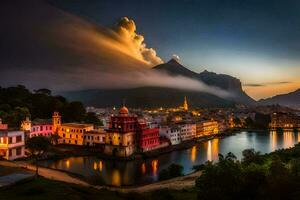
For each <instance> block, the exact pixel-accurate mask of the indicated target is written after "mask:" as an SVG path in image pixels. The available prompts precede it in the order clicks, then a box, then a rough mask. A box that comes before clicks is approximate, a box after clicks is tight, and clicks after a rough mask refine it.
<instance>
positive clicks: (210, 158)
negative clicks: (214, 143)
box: [206, 140, 212, 161]
mask: <svg viewBox="0 0 300 200" xmlns="http://www.w3.org/2000/svg"><path fill="white" fill-rule="evenodd" d="M206 151H207V160H210V161H211V160H212V157H211V140H209V141H208V143H207V150H206Z"/></svg>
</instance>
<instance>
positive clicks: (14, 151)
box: [0, 130, 25, 160]
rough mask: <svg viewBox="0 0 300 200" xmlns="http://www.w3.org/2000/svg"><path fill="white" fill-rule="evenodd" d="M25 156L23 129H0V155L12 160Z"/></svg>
mask: <svg viewBox="0 0 300 200" xmlns="http://www.w3.org/2000/svg"><path fill="white" fill-rule="evenodd" d="M24 156H25V134H24V131H9V130H1V131H0V157H2V158H4V159H6V160H14V159H17V158H22V157H24Z"/></svg>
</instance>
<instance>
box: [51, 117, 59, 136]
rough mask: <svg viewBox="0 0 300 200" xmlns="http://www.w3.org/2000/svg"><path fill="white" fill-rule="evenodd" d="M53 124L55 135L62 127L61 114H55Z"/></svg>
mask: <svg viewBox="0 0 300 200" xmlns="http://www.w3.org/2000/svg"><path fill="white" fill-rule="evenodd" d="M52 123H53V133H54V134H55V133H56V134H57V132H58V128H59V127H60V126H61V116H60V115H59V112H54V113H53V115H52Z"/></svg>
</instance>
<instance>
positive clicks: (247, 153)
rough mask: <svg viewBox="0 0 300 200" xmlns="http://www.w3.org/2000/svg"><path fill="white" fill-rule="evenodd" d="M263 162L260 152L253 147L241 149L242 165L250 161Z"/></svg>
mask: <svg viewBox="0 0 300 200" xmlns="http://www.w3.org/2000/svg"><path fill="white" fill-rule="evenodd" d="M262 162H263V160H262V157H261V156H260V152H257V151H255V150H254V149H245V150H244V151H243V158H242V163H243V164H244V165H249V164H250V163H256V164H261V163H262Z"/></svg>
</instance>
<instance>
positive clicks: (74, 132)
mask: <svg viewBox="0 0 300 200" xmlns="http://www.w3.org/2000/svg"><path fill="white" fill-rule="evenodd" d="M57 128H58V136H59V141H58V143H60V144H74V145H84V144H85V141H84V139H85V137H84V136H86V133H87V132H89V131H92V130H94V125H93V124H79V123H64V124H61V125H60V126H58V127H57Z"/></svg>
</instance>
